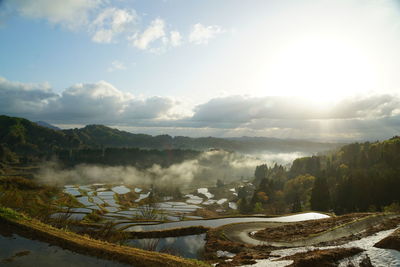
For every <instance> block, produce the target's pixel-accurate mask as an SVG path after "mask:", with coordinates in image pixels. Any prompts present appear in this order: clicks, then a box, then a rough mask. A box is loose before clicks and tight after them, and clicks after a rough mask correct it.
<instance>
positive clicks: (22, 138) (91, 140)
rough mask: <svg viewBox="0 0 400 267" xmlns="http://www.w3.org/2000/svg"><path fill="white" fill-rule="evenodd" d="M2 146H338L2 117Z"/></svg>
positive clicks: (313, 149) (252, 148)
mask: <svg viewBox="0 0 400 267" xmlns="http://www.w3.org/2000/svg"><path fill="white" fill-rule="evenodd" d="M0 130H1V133H0V144H5V145H6V146H7V147H8V148H10V149H11V150H12V151H16V152H23V151H34V150H42V151H49V150H56V149H59V148H61V149H71V148H82V147H90V148H103V147H131V148H142V149H160V150H164V149H193V150H208V149H210V148H218V149H224V150H228V151H238V152H256V151H266V150H268V151H277V152H292V151H304V152H309V153H316V152H320V151H328V150H332V149H334V148H336V147H338V145H339V144H334V143H320V142H310V141H303V140H284V139H276V138H252V137H242V138H215V137H201V138H190V137H185V136H177V137H171V136H169V135H158V136H151V135H147V134H133V133H129V132H125V131H120V130H118V129H113V128H110V127H107V126H104V125H88V126H86V127H84V128H80V129H69V130H62V131H58V130H57V131H56V130H54V129H50V128H49V127H42V126H40V125H39V124H37V123H33V122H31V121H29V120H26V119H23V118H15V117H8V116H0Z"/></svg>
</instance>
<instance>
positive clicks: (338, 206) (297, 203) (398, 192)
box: [239, 136, 400, 214]
mask: <svg viewBox="0 0 400 267" xmlns="http://www.w3.org/2000/svg"><path fill="white" fill-rule="evenodd" d="M254 176H255V178H254V190H253V191H251V190H247V194H242V195H241V196H240V201H239V208H240V210H241V212H244V213H246V212H247V213H248V212H258V211H261V210H262V211H266V212H269V213H285V212H299V211H305V210H316V211H333V212H335V213H337V214H343V213H349V212H365V211H383V210H385V208H386V209H388V208H390V207H393V206H396V207H398V203H399V202H400V137H398V136H395V137H393V138H391V139H389V140H385V141H382V142H372V143H371V142H365V143H354V144H349V145H346V146H343V147H342V148H340V149H339V150H337V151H334V152H331V153H328V154H326V155H323V156H311V157H304V158H299V159H296V160H295V161H294V162H293V164H292V166H291V167H290V169H288V170H286V169H284V168H283V167H282V166H279V165H276V164H275V166H267V165H266V164H264V165H260V166H257V167H256V170H255V174H254ZM242 191H245V190H244V189H242Z"/></svg>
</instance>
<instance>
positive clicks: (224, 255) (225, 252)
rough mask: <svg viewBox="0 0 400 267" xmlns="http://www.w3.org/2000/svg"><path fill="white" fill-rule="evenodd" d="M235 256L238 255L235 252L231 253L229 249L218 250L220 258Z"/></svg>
mask: <svg viewBox="0 0 400 267" xmlns="http://www.w3.org/2000/svg"><path fill="white" fill-rule="evenodd" d="M235 256H236V254H235V253H230V252H229V251H223V250H218V251H217V257H218V258H222V257H226V258H233V257H235Z"/></svg>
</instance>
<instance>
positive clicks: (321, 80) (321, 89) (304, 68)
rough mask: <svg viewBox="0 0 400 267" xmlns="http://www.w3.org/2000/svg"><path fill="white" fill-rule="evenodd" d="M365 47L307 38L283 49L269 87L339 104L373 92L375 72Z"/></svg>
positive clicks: (287, 93) (274, 64)
mask: <svg viewBox="0 0 400 267" xmlns="http://www.w3.org/2000/svg"><path fill="white" fill-rule="evenodd" d="M372 66H373V64H372V62H371V59H370V57H369V56H368V55H367V54H366V53H363V50H362V47H357V46H356V45H355V44H352V43H350V42H346V41H345V40H340V39H324V38H306V39H302V40H298V41H297V42H291V43H290V44H289V45H287V46H286V47H282V48H281V49H280V52H279V53H277V55H276V56H275V58H274V59H273V61H272V62H271V64H270V69H269V70H268V73H269V74H268V78H267V84H268V85H267V86H268V87H269V88H274V89H275V90H276V91H277V92H279V94H281V95H296V96H303V97H306V98H309V99H312V100H315V101H324V102H325V101H335V100H338V99H340V98H342V97H345V96H349V95H354V94H357V93H359V92H365V90H366V89H368V90H372V89H373V87H374V83H375V81H374V79H375V78H374V77H375V72H374V71H373V68H372Z"/></svg>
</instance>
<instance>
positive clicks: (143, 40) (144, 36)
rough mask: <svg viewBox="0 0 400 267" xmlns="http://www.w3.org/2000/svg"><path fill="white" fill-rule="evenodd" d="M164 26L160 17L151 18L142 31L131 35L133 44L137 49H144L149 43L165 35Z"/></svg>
mask: <svg viewBox="0 0 400 267" xmlns="http://www.w3.org/2000/svg"><path fill="white" fill-rule="evenodd" d="M164 28H165V22H164V20H162V19H160V18H158V19H155V20H153V21H152V22H151V23H150V25H149V26H148V27H147V28H146V30H144V32H142V33H141V34H138V35H136V36H134V37H133V39H134V40H133V45H134V46H135V47H136V48H138V49H141V50H146V49H147V48H148V47H149V45H150V44H151V43H153V42H155V41H157V40H159V39H161V38H162V37H164V36H165V30H164Z"/></svg>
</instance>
